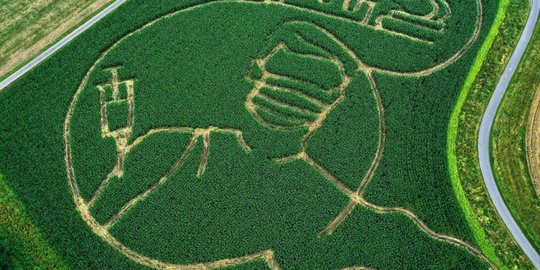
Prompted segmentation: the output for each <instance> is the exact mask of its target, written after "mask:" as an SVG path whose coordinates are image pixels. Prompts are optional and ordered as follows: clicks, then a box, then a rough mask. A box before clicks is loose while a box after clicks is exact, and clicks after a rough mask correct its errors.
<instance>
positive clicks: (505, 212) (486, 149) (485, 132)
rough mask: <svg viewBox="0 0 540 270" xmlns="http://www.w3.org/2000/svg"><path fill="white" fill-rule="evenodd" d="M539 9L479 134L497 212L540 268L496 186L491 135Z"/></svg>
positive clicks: (537, 0) (538, 3) (534, 2)
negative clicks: (492, 162) (492, 164)
mask: <svg viewBox="0 0 540 270" xmlns="http://www.w3.org/2000/svg"><path fill="white" fill-rule="evenodd" d="M539 11H540V0H531V11H530V14H529V18H528V20H527V24H526V26H525V29H524V31H523V34H522V35H521V38H520V40H519V43H518V46H517V47H516V49H515V50H514V53H513V54H512V58H510V61H509V62H508V65H507V66H506V69H505V70H504V73H503V75H502V77H501V79H500V80H499V83H498V84H497V88H496V89H495V92H494V93H493V96H492V97H491V100H490V101H489V104H488V107H487V109H486V111H485V113H484V116H483V118H482V124H481V126H480V135H479V138H478V155H479V159H480V168H481V169H482V175H483V178H484V181H485V183H486V187H487V190H488V192H489V196H490V197H491V200H492V201H493V204H494V205H495V208H496V209H497V212H498V213H499V215H500V216H501V218H502V219H503V221H504V223H505V224H506V226H507V227H508V230H509V231H510V233H512V235H513V236H514V238H515V239H516V241H517V242H518V244H519V246H520V247H521V248H522V249H523V251H524V252H525V254H526V255H527V257H529V259H530V260H531V262H532V263H533V264H534V266H535V267H536V268H537V269H540V255H539V254H538V252H537V251H536V250H535V249H534V247H533V246H532V245H531V243H530V242H529V240H528V239H527V237H525V234H524V233H523V231H521V229H520V228H519V225H518V224H517V222H516V221H515V219H514V218H513V217H512V214H511V213H510V210H509V209H508V207H507V206H506V204H505V202H504V200H503V198H502V195H501V193H500V192H499V189H498V188H497V183H496V182H495V177H494V175H493V170H492V167H491V158H490V137H491V128H492V126H493V122H494V120H495V116H496V114H497V110H498V108H499V106H500V104H501V101H502V99H503V97H504V94H505V93H506V90H507V89H508V86H509V84H510V81H511V80H512V77H513V76H514V73H515V72H516V70H517V67H518V65H519V63H520V61H521V58H522V57H523V54H524V53H525V50H526V48H527V45H528V44H529V41H530V40H531V37H532V34H533V31H534V28H535V26H536V23H537V21H538V16H539ZM509 15H512V14H509Z"/></svg>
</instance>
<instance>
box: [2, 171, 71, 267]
mask: <svg viewBox="0 0 540 270" xmlns="http://www.w3.org/2000/svg"><path fill="white" fill-rule="evenodd" d="M0 245H3V246H0V260H2V261H1V262H0V269H4V268H5V269H67V265H66V264H65V263H64V262H63V260H62V259H61V258H60V257H59V256H58V255H57V253H56V251H55V250H54V249H53V248H52V247H51V246H50V245H49V243H47V241H46V240H45V238H44V237H43V235H42V234H41V232H40V231H39V229H38V228H37V227H36V226H35V225H34V223H33V222H32V220H31V219H30V217H29V215H28V214H27V213H26V210H25V208H24V206H23V205H22V203H21V202H20V201H19V199H18V198H17V196H16V195H15V193H13V191H12V190H11V188H10V187H9V186H8V184H7V182H6V181H5V180H4V178H3V176H2V175H0Z"/></svg>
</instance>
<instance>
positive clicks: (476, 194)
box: [448, 0, 531, 269]
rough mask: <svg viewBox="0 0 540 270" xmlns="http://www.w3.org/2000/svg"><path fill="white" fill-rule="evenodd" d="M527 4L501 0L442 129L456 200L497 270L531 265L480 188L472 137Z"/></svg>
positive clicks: (508, 53)
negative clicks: (487, 33) (446, 129)
mask: <svg viewBox="0 0 540 270" xmlns="http://www.w3.org/2000/svg"><path fill="white" fill-rule="evenodd" d="M528 6H529V5H528V1H516V2H512V3H510V1H508V0H503V1H501V5H500V6H499V10H498V14H497V17H496V19H495V22H494V24H493V26H492V28H491V30H490V33H489V35H488V38H487V39H486V41H485V42H484V44H483V46H482V48H481V50H480V53H479V54H478V56H477V57H476V59H475V62H474V65H473V66H472V68H471V71H470V73H469V75H468V77H467V80H466V82H465V84H464V86H463V90H462V91H461V94H460V96H459V99H458V102H457V104H456V106H455V108H454V111H453V112H452V117H451V121H450V124H449V129H448V162H449V164H450V166H449V169H450V176H451V179H452V185H453V187H454V191H455V193H456V197H457V198H458V201H459V203H460V206H461V208H462V209H463V212H464V213H465V216H466V218H467V221H468V222H469V225H470V227H471V230H472V231H473V233H474V237H475V240H476V242H477V243H478V245H479V247H480V248H481V249H482V252H484V254H485V255H486V256H487V257H488V258H490V259H491V260H492V261H493V263H495V264H496V265H497V266H498V267H499V268H501V269H515V268H516V267H517V268H519V269H521V268H523V267H526V268H530V267H531V265H530V262H528V260H527V259H526V258H525V257H524V255H523V253H522V251H521V250H520V248H519V246H517V244H516V243H515V241H514V240H513V238H512V236H511V235H510V234H509V232H508V231H507V229H506V227H505V225H504V223H503V222H502V220H500V218H499V216H498V214H497V212H496V211H495V209H494V208H493V205H492V204H491V201H490V199H489V196H488V194H487V193H486V191H485V189H484V185H483V180H482V176H481V173H480V170H479V163H478V158H477V152H476V151H477V150H476V149H477V136H478V129H479V126H480V122H481V117H482V114H483V108H484V107H485V106H487V103H488V102H489V98H490V96H491V93H492V91H494V89H495V85H496V83H497V81H498V79H499V76H498V75H499V74H501V73H502V71H503V69H504V65H501V64H500V63H506V62H507V60H508V59H509V56H510V54H511V52H512V50H513V48H514V46H515V44H516V43H517V40H518V38H519V36H520V33H521V29H522V27H523V25H524V23H525V20H526V14H527V10H528ZM507 14H513V16H506V15H507ZM516 14H518V15H516ZM520 15H521V16H520ZM501 59H503V61H501ZM503 252H504V253H503Z"/></svg>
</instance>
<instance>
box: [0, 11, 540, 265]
mask: <svg viewBox="0 0 540 270" xmlns="http://www.w3.org/2000/svg"><path fill="white" fill-rule="evenodd" d="M28 2H30V1H28ZM42 2H43V3H50V2H47V1H38V2H35V3H33V4H32V3H29V4H28V6H26V7H25V8H20V7H19V6H22V5H23V4H21V3H20V2H19V3H16V2H14V3H12V4H9V5H8V3H9V1H7V0H0V21H2V22H3V23H2V24H1V25H0V32H1V33H2V36H1V37H0V45H1V46H0V76H2V75H5V74H6V73H7V72H8V71H5V70H4V69H7V70H9V69H8V68H5V66H7V65H9V64H10V63H9V61H7V60H6V62H5V63H4V62H2V61H3V59H4V58H7V55H10V59H12V58H13V59H15V60H13V63H11V66H10V67H11V68H14V67H16V66H17V65H19V64H21V63H24V62H25V61H27V60H28V59H30V58H31V57H32V56H33V55H35V54H36V53H37V52H39V50H40V49H37V48H38V47H35V46H38V45H39V43H40V42H38V45H35V46H31V47H32V48H33V49H34V50H36V52H34V54H32V50H31V49H32V48H30V49H27V50H26V54H25V53H24V52H23V51H22V50H21V52H15V50H13V49H11V51H10V52H5V51H7V50H9V46H6V44H7V41H6V40H4V39H3V38H7V39H8V40H9V41H11V40H12V39H13V40H16V38H17V37H16V36H18V35H15V36H13V37H10V35H7V34H4V33H8V32H7V30H5V29H7V28H8V26H9V25H10V23H13V22H12V21H10V20H8V19H7V17H6V15H3V14H10V12H9V10H10V9H13V10H16V9H17V8H19V9H21V10H26V9H27V10H29V12H28V13H24V12H23V14H26V17H27V18H30V16H31V15H32V6H33V5H39V3H42ZM107 2H109V1H108V0H103V1H96V2H95V3H94V4H91V2H90V1H87V2H86V3H87V4H88V5H87V6H86V7H87V8H89V7H94V8H95V9H94V11H93V12H95V11H96V10H98V9H99V7H95V5H97V3H101V4H102V6H103V5H104V4H105V3H107ZM123 2H125V0H117V1H116V2H115V3H114V4H112V5H110V6H109V7H107V8H106V9H104V10H103V11H102V12H100V13H99V14H98V15H96V16H94V17H93V18H92V19H90V20H89V21H87V22H86V23H84V24H83V25H81V26H80V27H78V28H77V29H75V30H74V31H73V32H71V33H70V34H68V35H67V36H66V37H65V38H63V39H62V40H60V41H59V42H57V43H56V44H54V45H53V46H51V47H50V48H49V49H48V50H46V51H45V52H43V53H42V54H40V55H39V56H38V57H36V58H35V59H33V60H32V61H31V62H29V63H28V64H26V65H25V66H23V67H22V68H21V69H19V70H17V71H16V72H15V73H13V74H12V75H11V76H9V77H8V78H7V79H5V80H4V81H2V82H0V90H2V89H3V88H5V87H6V86H7V85H9V84H10V83H11V82H13V81H15V80H16V79H18V78H19V77H21V76H22V75H24V74H25V73H26V72H27V71H29V70H31V69H32V68H33V67H35V66H36V65H38V64H39V63H40V62H42V61H43V60H45V59H46V58H47V57H48V56H50V55H52V54H53V53H54V52H56V51H57V50H58V49H60V48H61V47H63V46H64V45H65V44H67V43H68V42H69V41H71V40H72V39H74V38H75V37H76V36H78V35H79V34H80V33H82V32H83V31H85V30H86V29H88V28H89V27H91V26H92V25H93V24H94V23H95V22H97V21H98V20H100V19H101V18H103V17H104V16H106V15H107V14H108V13H110V12H111V11H112V10H114V9H115V8H116V7H117V6H119V5H120V4H122V3H123ZM66 3H67V2H66ZM532 3H533V4H532V9H531V11H532V12H531V15H530V18H529V22H528V24H527V28H526V30H525V32H524V35H523V36H522V38H521V40H520V43H519V46H518V47H517V49H516V52H515V53H514V55H513V56H512V59H511V61H510V63H509V64H508V67H507V69H506V70H505V73H504V75H503V77H502V78H501V81H500V83H499V85H498V86H497V90H496V92H495V94H494V96H493V98H492V100H491V101H490V104H489V106H488V109H487V111H486V114H485V115H484V119H483V122H482V128H481V132H480V139H479V152H480V158H481V160H480V163H481V167H482V172H483V174H484V178H485V181H486V185H487V186H488V191H489V193H490V196H491V197H492V200H493V201H494V203H495V205H496V208H497V210H498V211H499V213H500V214H501V216H502V218H503V220H504V221H505V223H506V224H507V226H508V227H509V229H510V231H511V232H512V234H513V235H514V237H515V238H516V239H517V241H518V242H519V244H520V246H521V247H522V248H524V250H525V252H526V254H527V255H528V256H529V258H530V259H531V260H532V261H533V263H534V264H535V266H536V267H537V268H540V257H539V256H538V253H536V251H534V249H532V246H531V245H530V243H529V242H528V241H527V239H526V238H525V237H524V236H523V233H522V232H521V230H520V229H519V227H518V226H517V224H516V223H515V221H514V219H513V218H512V216H511V215H510V213H509V211H508V209H507V207H506V205H505V204H504V201H503V200H502V197H501V195H500V193H499V192H498V190H497V187H496V184H495V181H494V179H493V174H492V171H491V165H490V160H489V135H490V130H491V125H492V123H493V119H494V116H495V113H496V111H497V108H498V106H499V104H500V101H501V99H502V96H503V94H504V92H505V90H506V87H507V86H508V83H509V81H510V79H511V77H512V75H513V73H514V71H515V69H516V66H517V64H518V63H519V60H520V59H521V56H522V55H523V52H524V49H525V47H526V46H527V44H528V41H529V39H530V33H532V30H533V29H534V26H535V24H536V20H537V18H538V8H539V7H540V1H539V0H532ZM100 7H101V6H100ZM4 9H5V10H4ZM6 10H7V12H6ZM83 11H84V10H79V13H73V14H78V16H77V15H74V16H71V17H72V18H70V19H69V20H70V22H72V24H71V27H73V26H74V25H76V24H78V23H80V22H81V21H82V20H83V19H84V16H83V14H85V13H82V12H83ZM87 12H88V11H87ZM91 13H92V12H90V13H88V14H91ZM59 14H62V13H59ZM19 17H20V18H25V15H20V16H19ZM53 17H54V16H53ZM75 17H77V18H75ZM49 19H50V18H49ZM72 20H78V21H77V22H74V21H72ZM6 21H7V23H6ZM47 22H48V21H47V20H45V21H44V22H43V23H44V24H46V23H47ZM64 23H66V22H64ZM40 24H41V23H38V24H37V25H40ZM62 26H64V28H62ZM62 26H60V25H56V27H54V26H53V24H49V25H48V26H47V27H48V28H49V30H50V32H49V34H47V35H46V38H45V41H44V42H43V43H42V44H41V45H42V47H41V49H43V48H45V47H46V46H47V45H48V44H50V43H51V42H52V41H53V40H54V39H56V38H58V37H60V36H61V35H62V34H64V32H65V31H66V30H68V29H69V27H66V26H65V25H62ZM4 27H5V29H4ZM59 29H63V31H59ZM57 30H58V32H59V33H57ZM36 31H37V30H36V29H34V31H33V32H32V31H29V32H26V35H27V36H26V38H21V37H19V38H20V40H19V42H23V41H26V42H28V43H29V44H33V42H35V40H34V39H33V38H35V36H36V35H37V34H36ZM14 32H17V31H16V30H15V31H14ZM23 33H24V32H21V35H22V34H23ZM53 33H56V34H57V36H56V38H54V35H53ZM11 42H12V43H15V44H16V43H17V42H16V41H11ZM4 47H5V48H4ZM6 48H7V49H6ZM25 57H26V58H25ZM490 176H491V177H490Z"/></svg>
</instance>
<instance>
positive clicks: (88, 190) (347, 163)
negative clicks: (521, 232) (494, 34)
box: [0, 0, 497, 269]
mask: <svg viewBox="0 0 540 270" xmlns="http://www.w3.org/2000/svg"><path fill="white" fill-rule="evenodd" d="M496 10H497V5H496V4H493V3H489V4H487V3H484V1H482V0H475V1H464V0H421V1H420V0H414V1H412V0H406V1H405V0H404V1H397V0H379V1H372V0H340V1H336V0H309V1H306V0H279V1H271V0H264V1H262V0H220V1H218V0H214V1H212V0H207V1H200V0H189V1H172V0H164V1H162V3H160V5H158V6H156V5H153V4H152V3H146V2H137V1H127V2H126V3H125V4H123V5H122V6H120V7H119V8H118V9H117V10H115V11H114V12H112V13H111V14H110V15H108V16H107V17H106V18H104V19H103V20H102V21H100V22H98V23H97V24H96V25H95V26H93V27H92V28H91V29H89V30H88V31H86V32H85V33H83V34H81V36H80V37H78V38H77V39H75V40H74V41H73V42H71V43H70V44H69V45H67V46H66V47H65V48H63V49H62V50H61V51H59V53H57V54H55V55H53V56H52V57H51V58H50V59H48V60H47V61H45V62H44V63H43V64H41V65H40V66H38V67H36V68H35V69H34V70H32V71H31V72H30V73H28V75H26V76H25V77H23V78H21V80H19V81H17V82H15V83H14V84H13V85H11V86H10V87H8V88H7V89H5V90H4V91H3V92H1V93H0V106H1V107H2V108H5V110H6V113H5V117H2V118H0V127H1V128H2V130H3V132H0V140H1V141H2V142H3V143H2V144H1V145H0V172H2V175H4V176H5V179H6V181H7V182H8V183H9V185H10V186H11V187H12V188H13V190H14V192H15V194H17V196H18V197H19V198H20V200H21V201H22V202H23V203H24V205H25V206H26V208H27V210H28V212H29V213H30V214H31V215H32V217H33V218H34V219H35V221H36V224H37V225H38V227H39V228H40V229H41V230H42V231H43V234H44V236H45V238H46V239H47V241H48V242H49V243H50V244H51V245H52V246H53V247H54V248H55V249H56V250H58V253H59V254H60V255H61V256H62V257H64V258H65V260H66V263H67V264H68V265H70V266H72V267H73V268H74V269H102V268H108V269H145V268H155V269H221V268H227V269H489V268H492V269H497V267H496V266H495V265H494V264H493V263H492V262H491V260H490V259H489V258H487V257H486V256H484V255H483V251H482V250H480V249H479V248H478V244H477V242H476V239H475V238H474V236H473V233H472V231H471V229H470V228H469V225H468V224H467V222H466V220H465V217H464V215H463V213H462V210H461V208H460V205H459V203H458V201H457V199H456V197H455V194H454V191H453V189H452V185H451V182H450V178H449V175H448V165H447V163H446V162H447V156H446V134H447V125H448V122H449V117H450V114H451V112H452V109H453V106H454V104H455V102H456V101H457V96H458V95H459V91H460V89H461V87H462V85H463V82H464V80H465V77H466V76H467V73H468V70H469V67H470V65H471V64H472V61H473V59H474V57H475V56H476V53H477V51H478V48H479V46H480V45H481V43H482V40H483V39H484V37H485V35H486V33H487V31H489V27H490V25H491V23H492V20H493V18H494V15H495V12H496ZM36 99H37V100H36ZM53 206H54V207H53Z"/></svg>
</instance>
